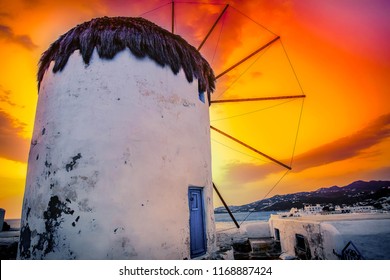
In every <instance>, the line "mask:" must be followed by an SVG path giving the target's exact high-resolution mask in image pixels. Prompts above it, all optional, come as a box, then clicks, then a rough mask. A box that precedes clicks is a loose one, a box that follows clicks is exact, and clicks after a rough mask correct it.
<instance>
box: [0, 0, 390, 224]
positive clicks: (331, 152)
mask: <svg viewBox="0 0 390 280" xmlns="http://www.w3.org/2000/svg"><path fill="white" fill-rule="evenodd" d="M195 2H198V4H196V3H195ZM206 3H208V2H207V1H175V28H174V32H175V33H176V34H179V35H181V36H182V37H183V38H185V39H186V40H187V41H188V42H189V43H190V44H192V45H194V46H195V47H198V46H199V44H200V43H201V41H202V40H203V38H204V37H205V36H206V34H207V32H208V30H209V29H210V27H211V26H212V25H213V23H214V22H215V20H216V19H217V18H218V16H219V14H220V13H221V12H222V10H223V8H224V7H225V4H226V3H229V4H230V7H229V8H228V9H227V10H226V12H225V13H224V15H223V17H222V18H221V20H220V21H219V23H218V24H217V25H216V27H215V29H214V31H213V32H212V33H211V35H210V37H209V39H208V40H207V41H206V43H205V44H204V46H203V47H202V49H201V53H202V54H203V55H204V56H205V57H206V59H207V60H208V61H209V63H210V64H211V65H212V67H213V69H214V72H215V74H216V75H218V74H219V73H221V72H222V71H223V70H225V69H227V68H229V67H230V66H231V65H233V64H235V63H236V62H237V61H239V60H241V59H242V58H243V57H245V56H247V55H248V54H250V53H252V52H253V51H255V50H256V49H258V48H260V47H261V46H262V45H264V44H266V43H268V42H269V41H271V40H272V39H274V38H275V37H277V36H280V37H281V40H277V41H276V42H275V43H274V44H272V45H271V46H269V47H268V48H266V49H265V50H264V51H262V52H260V53H258V54H257V55H255V56H253V57H252V58H251V59H249V60H248V61H246V62H245V63H243V64H242V65H240V66H239V67H237V68H235V69H234V70H232V71H231V72H229V73H227V74H226V75H224V76H222V77H221V78H220V79H218V80H217V90H216V91H215V93H214V94H213V98H212V99H213V100H216V99H218V100H220V99H233V98H250V97H267V96H284V95H301V94H305V95H306V96H307V97H306V98H305V99H289V100H273V101H258V102H250V103H232V104H228V103H223V104H216V103H214V104H212V105H211V106H210V120H211V125H212V126H214V127H217V128H218V129H221V130H222V131H224V132H226V133H229V134H230V135H232V136H234V137H236V138H238V139H240V140H241V141H243V142H245V143H247V144H249V145H251V146H253V147H254V148H256V149H257V150H259V151H261V152H263V153H265V154H267V155H270V156H271V157H273V158H275V159H277V160H279V161H281V162H283V163H285V164H287V165H291V166H292V170H291V171H289V172H287V169H285V168H283V167H281V166H279V165H277V164H275V163H272V162H270V161H269V160H268V159H266V158H264V157H262V156H260V155H258V154H256V153H254V152H252V151H250V150H248V149H246V148H244V147H242V146H240V145H238V144H236V143H234V142H232V141H231V140H229V139H227V138H226V137H224V136H221V135H219V134H218V133H216V132H213V131H212V132H211V145H212V161H213V181H214V182H215V183H216V185H217V186H218V187H219V189H220V191H221V193H222V194H223V196H224V198H225V199H226V201H227V202H228V204H230V205H240V204H244V203H248V202H252V201H255V200H259V199H262V198H264V197H265V196H266V195H267V196H268V197H269V196H273V195H276V194H285V193H291V192H298V191H312V190H316V189H318V188H320V187H327V186H332V185H339V186H343V185H346V184H349V183H351V182H353V181H355V180H390V105H389V104H390V86H389V81H390V17H389V14H390V1H387V0H316V1H313V0H274V1H269V0H254V1H212V2H210V3H212V4H206ZM101 16H143V17H145V18H147V19H149V20H152V21H154V22H155V23H157V24H159V25H161V26H162V27H164V28H167V29H169V30H170V29H171V4H170V1H146V0H143V1H138V0H137V1H125V0H123V1H122V0H98V1H88V0H68V1H48V0H34V1H31V0H15V1H3V0H1V1H0V61H1V65H2V70H1V75H0V208H4V209H6V211H7V213H6V218H19V217H20V213H21V207H22V199H23V193H24V184H25V177H26V171H27V160H28V151H29V145H30V139H31V135H32V131H33V126H34V115H35V108H36V103H37V99H38V92H37V82H36V73H37V65H38V61H39V58H40V55H41V54H42V52H44V51H45V50H46V49H47V48H48V47H49V45H50V44H51V43H52V42H53V41H55V40H56V39H57V38H58V37H59V36H60V35H62V34H63V33H65V32H67V31H68V30H69V29H71V28H72V27H74V26H75V25H77V24H79V23H82V22H84V21H88V20H90V19H91V18H95V17H101ZM290 63H291V64H290ZM291 66H292V67H293V68H292V67H291ZM297 132H298V133H297ZM286 172H287V173H286ZM214 200H215V202H214V204H215V206H220V205H221V203H220V201H219V200H218V198H217V197H215V198H214Z"/></svg>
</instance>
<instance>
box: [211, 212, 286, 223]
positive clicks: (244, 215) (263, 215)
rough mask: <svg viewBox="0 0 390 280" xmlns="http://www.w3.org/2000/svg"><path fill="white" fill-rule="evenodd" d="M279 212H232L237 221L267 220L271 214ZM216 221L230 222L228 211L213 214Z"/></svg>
mask: <svg viewBox="0 0 390 280" xmlns="http://www.w3.org/2000/svg"><path fill="white" fill-rule="evenodd" d="M276 213H280V211H278V212H276V211H260V212H236V213H233V216H234V218H235V219H236V220H237V222H239V223H240V222H244V221H268V220H269V218H270V217H271V215H272V214H276ZM214 216H215V221H216V222H232V218H231V217H230V215H229V214H228V213H216V214H214Z"/></svg>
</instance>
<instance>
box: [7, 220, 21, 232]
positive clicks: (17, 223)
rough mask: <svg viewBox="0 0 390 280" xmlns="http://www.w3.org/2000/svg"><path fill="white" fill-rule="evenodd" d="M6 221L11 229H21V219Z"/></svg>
mask: <svg viewBox="0 0 390 280" xmlns="http://www.w3.org/2000/svg"><path fill="white" fill-rule="evenodd" d="M4 222H7V224H8V225H9V226H10V227H11V230H16V229H20V219H5V220H4Z"/></svg>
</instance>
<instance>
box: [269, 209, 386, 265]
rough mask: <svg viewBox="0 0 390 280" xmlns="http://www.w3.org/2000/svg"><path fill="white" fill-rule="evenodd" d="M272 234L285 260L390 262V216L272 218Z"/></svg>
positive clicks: (372, 214) (354, 214)
mask: <svg viewBox="0 0 390 280" xmlns="http://www.w3.org/2000/svg"><path fill="white" fill-rule="evenodd" d="M269 225H270V232H271V234H272V235H273V236H274V238H275V239H277V240H279V242H280V246H281V250H282V252H283V253H284V255H285V256H292V257H298V258H301V259H328V260H332V259H348V258H349V259H375V260H378V259H389V257H390V214H388V213H383V214H380V213H351V214H333V215H303V216H301V217H288V216H286V215H284V216H282V215H272V216H271V218H270V220H269Z"/></svg>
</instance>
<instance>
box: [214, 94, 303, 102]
mask: <svg viewBox="0 0 390 280" xmlns="http://www.w3.org/2000/svg"><path fill="white" fill-rule="evenodd" d="M305 97H306V95H304V94H302V95H284V96H268V97H254V98H238V99H224V100H212V101H211V102H210V103H232V102H251V101H264V100H278V99H293V98H305Z"/></svg>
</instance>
